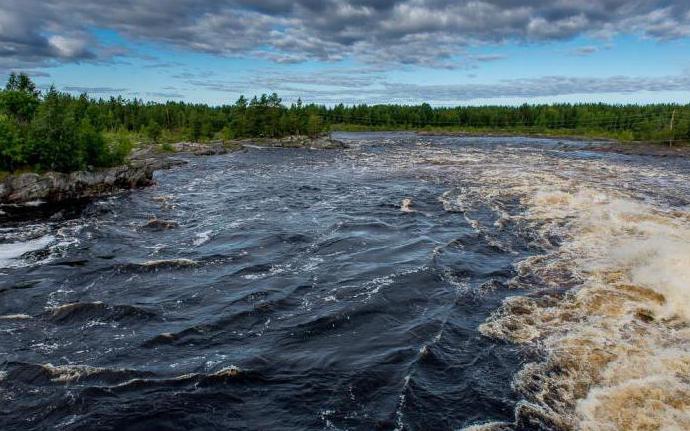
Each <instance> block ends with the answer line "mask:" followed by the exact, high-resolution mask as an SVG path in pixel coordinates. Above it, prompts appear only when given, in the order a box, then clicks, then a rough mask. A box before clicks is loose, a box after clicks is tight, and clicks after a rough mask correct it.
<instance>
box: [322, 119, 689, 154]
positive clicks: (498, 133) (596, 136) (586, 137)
mask: <svg viewBox="0 0 690 431" xmlns="http://www.w3.org/2000/svg"><path fill="white" fill-rule="evenodd" d="M331 130H332V131H334V132H411V133H415V134H417V135H419V136H459V137H497V138H501V137H511V136H524V137H529V138H544V139H563V140H568V141H581V142H594V143H605V144H611V145H612V147H611V150H615V148H614V147H613V146H618V145H621V146H623V147H624V148H626V151H634V149H627V148H629V147H630V148H634V147H637V146H639V147H640V148H642V149H643V150H640V151H647V152H657V151H659V150H658V149H655V148H664V147H668V146H669V144H668V143H669V139H668V138H666V139H658V140H654V141H649V140H647V141H645V140H635V139H633V136H632V135H631V134H630V133H629V131H609V130H597V129H547V128H535V127H511V128H502V129H495V128H485V127H455V126H444V127H397V128H396V127H391V126H364V125H356V124H335V125H333V126H331ZM670 141H671V142H672V143H673V145H672V146H671V148H675V149H678V148H681V149H682V148H689V147H690V141H684V140H680V139H674V140H670ZM675 149H674V150H673V151H672V152H671V153H677V152H678V151H676V150H675ZM680 151H683V150H680ZM631 154H632V153H631ZM636 154H637V153H636ZM643 154H644V153H643Z"/></svg>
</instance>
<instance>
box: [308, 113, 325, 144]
mask: <svg viewBox="0 0 690 431" xmlns="http://www.w3.org/2000/svg"><path fill="white" fill-rule="evenodd" d="M322 131H323V123H322V122H321V117H319V116H318V115H316V114H313V113H312V114H309V118H308V119H307V134H308V135H309V136H311V137H312V138H314V137H316V136H318V135H319V134H320V133H321V132H322Z"/></svg>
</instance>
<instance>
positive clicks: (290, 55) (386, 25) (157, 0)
mask: <svg viewBox="0 0 690 431" xmlns="http://www.w3.org/2000/svg"><path fill="white" fill-rule="evenodd" d="M93 29H109V30H113V31H115V32H117V33H118V34H119V35H121V36H123V37H125V38H128V39H130V40H133V41H138V42H148V43H157V44H162V45H166V46H169V47H174V48H176V49H182V50H186V51H193V52H203V53H209V54H213V55H221V56H239V55H241V56H257V57H262V58H268V59H270V60H272V61H275V62H277V63H283V64H285V63H297V62H302V61H306V60H309V59H317V60H321V61H334V62H335V61H339V60H341V59H343V58H346V57H350V56H353V57H355V58H357V59H359V60H361V61H363V62H367V63H370V64H385V65H395V64H398V65H399V64H414V65H426V66H431V67H462V66H463V64H465V62H467V61H470V62H472V61H475V62H477V61H488V59H489V58H490V57H491V56H489V55H487V56H486V59H484V60H482V59H481V58H480V57H481V56H477V57H476V58H474V59H471V58H462V54H463V53H464V52H465V50H466V48H467V47H482V46H485V45H487V44H500V43H504V42H506V41H520V42H534V41H537V42H542V41H553V40H563V39H570V38H575V37H578V36H592V35H595V36H598V37H610V36H613V35H616V34H621V33H625V34H637V35H640V36H643V37H648V38H653V39H657V40H669V39H675V38H683V37H689V36H690V3H689V2H688V1H687V0H597V1H592V0H583V1H578V2H575V1H564V0H534V1H527V0H523V1H520V0H377V1H365V0H322V1H318V0H290V1H288V0H102V1H98V2H84V1H82V0H61V1H59V2H56V1H51V0H4V1H3V2H2V3H1V4H0V69H8V68H26V67H41V66H46V65H51V64H57V63H63V62H79V61H105V60H107V59H108V58H112V57H114V56H117V55H122V54H126V53H124V52H122V51H120V52H117V50H113V47H105V46H100V45H99V44H98V43H97V42H96V41H95V40H94V38H93V36H92V35H91V34H90V31H92V30H93Z"/></svg>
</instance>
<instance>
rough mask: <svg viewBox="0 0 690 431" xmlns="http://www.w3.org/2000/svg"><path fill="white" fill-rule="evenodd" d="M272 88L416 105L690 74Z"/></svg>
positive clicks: (657, 82)
mask: <svg viewBox="0 0 690 431" xmlns="http://www.w3.org/2000/svg"><path fill="white" fill-rule="evenodd" d="M274 85H275V86H274V87H273V88H274V90H275V91H279V93H280V94H281V95H282V96H284V99H285V100H288V101H289V100H296V99H297V97H301V98H302V99H303V100H305V101H308V102H314V103H323V104H338V103H345V104H358V103H367V104H379V103H400V104H415V103H421V102H424V101H426V102H429V103H432V104H436V105H449V104H455V103H466V102H472V101H477V100H482V99H484V100H486V99H494V100H495V99H501V98H506V99H520V100H523V99H524V100H529V99H534V98H538V97H558V96H569V95H588V94H592V95H600V94H631V93H639V92H652V93H653V92H666V91H671V92H673V91H676V92H681V91H682V92H688V91H690V74H687V75H677V76H666V77H656V78H643V77H630V76H612V77H605V78H575V77H566V76H545V77H541V78H531V79H513V80H502V81H499V82H497V83H492V84H483V83H469V84H447V85H422V84H406V83H398V82H385V81H379V82H374V83H372V84H371V85H368V86H364V87H361V88H359V89H358V90H357V92H356V95H353V92H352V90H351V89H350V88H348V87H346V86H342V87H340V88H320V89H313V88H311V87H310V88H306V87H305V86H300V85H299V83H298V82H295V81H293V80H291V79H290V78H289V77H288V78H287V79H286V80H285V81H284V82H275V83H274Z"/></svg>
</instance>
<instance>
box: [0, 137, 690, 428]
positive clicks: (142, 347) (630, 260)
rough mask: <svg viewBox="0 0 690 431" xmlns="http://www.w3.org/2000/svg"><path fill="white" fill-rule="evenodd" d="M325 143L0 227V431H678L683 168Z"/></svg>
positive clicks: (545, 145)
mask: <svg viewBox="0 0 690 431" xmlns="http://www.w3.org/2000/svg"><path fill="white" fill-rule="evenodd" d="M336 137H337V138H339V139H343V140H345V141H347V142H349V143H350V144H351V148H349V149H345V150H308V149H270V148H249V149H247V150H244V151H240V152H234V153H230V154H227V155H220V156H212V157H192V156H189V157H186V160H187V161H188V162H189V163H188V164H187V165H185V166H179V167H176V168H173V169H170V170H164V171H159V172H157V173H156V177H155V179H156V183H157V184H156V185H155V186H153V187H150V188H146V189H140V190H136V191H133V192H128V193H123V194H120V195H118V196H114V197H110V198H105V199H101V200H98V201H94V202H91V203H89V204H85V205H83V207H79V208H78V209H71V210H70V211H66V210H64V209H63V210H60V211H58V210H57V209H56V210H54V211H53V212H52V213H51V212H50V211H49V213H48V214H47V216H46V217H45V218H42V219H40V220H36V219H34V220H21V221H18V220H16V219H6V220H5V221H4V222H3V223H1V224H0V429H3V430H30V429H36V430H45V429H57V430H96V429H98V430H191V429H200V430H231V429H232V430H260V429H265V430H312V429H313V430H373V429H382V430H460V429H463V428H464V429H468V430H469V429H471V430H528V429H544V430H547V429H586V430H617V429H649V430H652V429H666V430H675V429H690V380H688V375H690V326H689V325H688V321H689V320H690V299H689V298H690V296H689V294H688V289H689V288H690V160H688V159H682V158H673V157H668V158H664V157H651V156H641V155H622V154H615V153H606V152H597V151H593V150H592V148H591V146H590V145H589V144H587V143H576V142H568V143H567V144H563V143H561V142H559V141H558V140H548V139H528V138H496V137H491V138H489V137H487V138H477V137H441V136H439V137H420V136H416V135H414V134H405V133H359V134H338V136H336ZM183 158H184V157H183ZM5 210H7V208H6V209H5ZM3 212H5V211H3Z"/></svg>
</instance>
